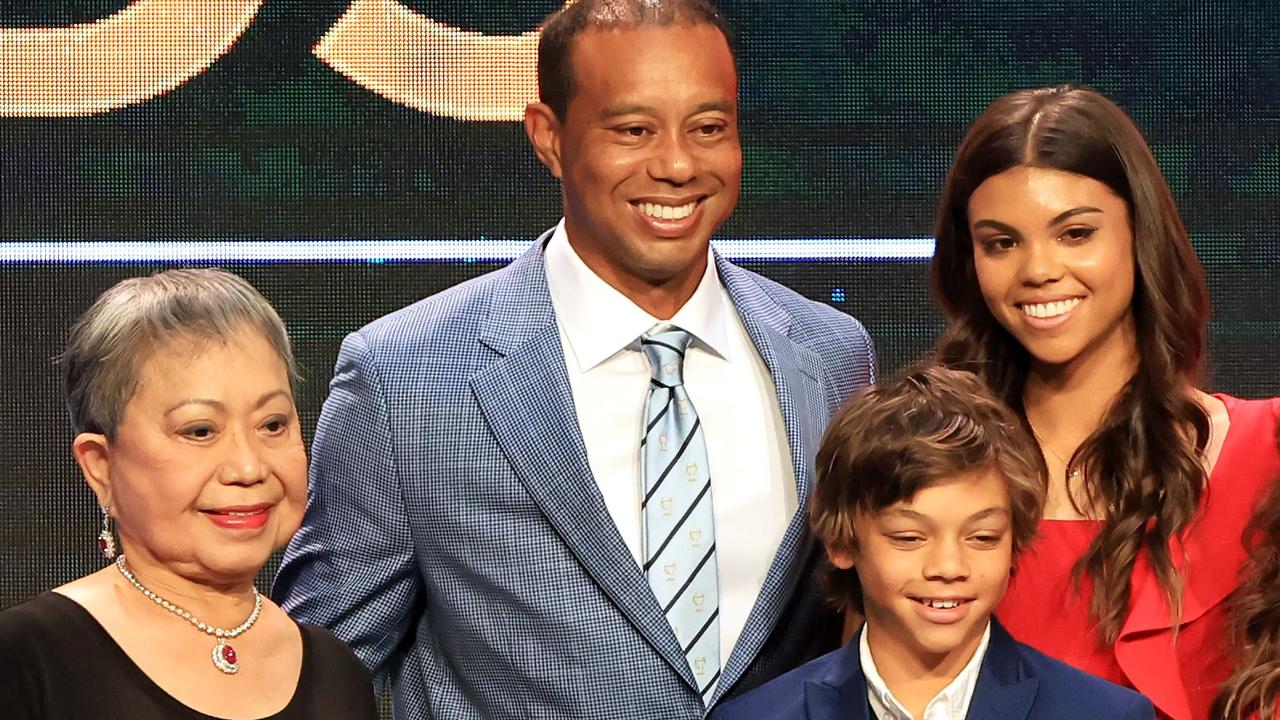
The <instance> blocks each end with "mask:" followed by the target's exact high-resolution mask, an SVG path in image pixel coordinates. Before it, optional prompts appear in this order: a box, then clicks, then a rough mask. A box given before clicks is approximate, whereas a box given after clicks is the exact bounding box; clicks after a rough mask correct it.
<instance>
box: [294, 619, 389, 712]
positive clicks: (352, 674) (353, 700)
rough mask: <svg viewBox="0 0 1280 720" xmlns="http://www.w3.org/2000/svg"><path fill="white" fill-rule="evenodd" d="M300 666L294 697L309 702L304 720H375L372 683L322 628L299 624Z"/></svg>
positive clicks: (350, 654) (343, 646)
mask: <svg viewBox="0 0 1280 720" xmlns="http://www.w3.org/2000/svg"><path fill="white" fill-rule="evenodd" d="M298 627H299V629H300V630H301V631H302V653H303V665H304V667H305V668H306V669H305V671H304V673H303V677H302V678H301V679H300V680H299V687H298V695H299V696H300V697H306V698H309V699H310V700H311V705H312V709H311V710H310V711H308V713H307V715H306V717H308V718H329V717H332V718H344V719H346V718H350V719H351V720H365V719H366V718H367V719H368V720H376V718H377V717H378V714H377V705H376V703H375V701H374V695H373V682H372V681H371V680H370V678H369V671H368V670H366V669H365V666H364V664H363V663H361V662H360V660H359V658H357V657H356V654H355V653H354V652H352V650H351V648H349V647H347V645H346V644H345V643H343V642H342V641H341V640H339V639H337V638H336V637H334V636H333V633H331V632H329V631H328V630H326V629H325V628H322V627H319V626H317V625H304V624H301V623H299V625H298Z"/></svg>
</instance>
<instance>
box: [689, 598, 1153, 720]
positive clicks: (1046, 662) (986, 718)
mask: <svg viewBox="0 0 1280 720" xmlns="http://www.w3.org/2000/svg"><path fill="white" fill-rule="evenodd" d="M711 717H712V720H801V718H803V719H804V720H837V719H838V720H875V716H874V714H873V713H872V712H871V705H870V703H869V702H868V700H867V680H866V677H865V676H864V675H863V674H862V663H861V659H860V656H859V653H858V636H856V635H855V636H854V638H853V639H852V640H850V641H849V642H848V643H847V644H846V645H845V646H844V647H842V648H840V649H839V650H836V651H835V652H832V653H828V654H827V655H823V656H822V657H820V658H818V659H817V660H813V661H812V662H809V663H807V664H805V665H801V666H800V667H798V668H796V669H795V670H792V671H791V672H789V673H787V674H785V675H782V676H781V677H778V678H776V679H775V680H773V681H771V682H768V683H765V684H764V685H762V686H760V687H758V688H756V689H755V690H752V691H751V692H748V693H746V694H744V695H741V696H739V697H737V698H735V699H733V700H731V701H729V702H727V703H725V704H724V705H722V706H720V708H719V709H718V710H717V711H716V712H714V713H713V714H712V716H711ZM1078 718H1107V719H1108V720H1154V718H1155V710H1154V708H1152V706H1151V702H1150V701H1149V700H1147V699H1146V698H1145V697H1143V696H1141V695H1139V694H1138V693H1136V692H1134V691H1132V690H1128V689H1126V688H1122V687H1120V686H1119V685H1113V684H1111V683H1109V682H1107V681H1105V680H1102V679H1100V678H1096V677H1094V676H1092V675H1089V674H1088V673H1085V672H1083V671H1081V670H1077V669H1075V668H1073V667H1071V666H1069V665H1067V664H1066V663H1063V662H1060V661H1058V660H1054V659H1053V658H1051V657H1048V656H1047V655H1045V654H1044V653H1041V652H1039V651H1037V650H1034V649H1032V648H1030V647H1027V646H1026V645H1023V644H1022V643H1019V642H1016V641H1014V639H1013V638H1012V637H1011V636H1010V635H1009V633H1008V632H1007V631H1006V630H1005V629H1004V628H1002V627H1000V623H998V622H996V621H995V619H994V618H993V619H992V621H991V640H990V642H989V643H988V645H987V655H986V657H985V658H983V660H982V669H981V670H980V671H979V673H978V684H977V686H975V687H974V691H973V700H972V701H971V702H970V703H969V713H968V715H966V720H1078Z"/></svg>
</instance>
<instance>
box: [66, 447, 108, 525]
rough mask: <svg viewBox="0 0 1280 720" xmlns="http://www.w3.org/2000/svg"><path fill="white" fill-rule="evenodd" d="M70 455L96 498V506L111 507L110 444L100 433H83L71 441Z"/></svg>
mask: <svg viewBox="0 0 1280 720" xmlns="http://www.w3.org/2000/svg"><path fill="white" fill-rule="evenodd" d="M71 454H72V455H74V456H75V458H76V464H78V465H79V466H80V472H81V474H83V475H84V481H85V483H86V484H88V486H89V489H90V490H93V494H94V495H97V496H98V505H100V506H102V507H111V505H112V501H111V469H110V467H111V464H110V462H108V461H109V459H110V457H111V443H110V441H108V440H107V436H106V435H103V434H101V433H89V432H83V433H80V434H79V435H77V436H76V439H75V440H72V441H71Z"/></svg>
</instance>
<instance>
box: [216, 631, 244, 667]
mask: <svg viewBox="0 0 1280 720" xmlns="http://www.w3.org/2000/svg"><path fill="white" fill-rule="evenodd" d="M236 660H237V657H236V649H235V648H233V647H231V646H230V645H228V644H227V641H226V640H225V639H223V638H219V639H218V644H217V645H214V646H213V666H214V667H216V668H218V669H219V670H221V671H222V672H224V673H226V674H228V675H235V674H236V672H238V671H239V670H240V665H239V663H238V662H236Z"/></svg>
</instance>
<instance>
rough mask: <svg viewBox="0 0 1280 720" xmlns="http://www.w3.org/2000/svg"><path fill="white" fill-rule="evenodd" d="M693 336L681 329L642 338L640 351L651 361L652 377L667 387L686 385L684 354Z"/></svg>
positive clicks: (646, 335) (646, 334) (650, 334)
mask: <svg viewBox="0 0 1280 720" xmlns="http://www.w3.org/2000/svg"><path fill="white" fill-rule="evenodd" d="M692 341H693V336H692V335H690V334H689V333H688V332H685V331H684V330H681V329H679V328H671V329H668V330H664V331H662V332H656V333H645V334H644V335H641V336H640V349H641V350H642V351H644V356H645V357H646V358H648V360H649V372H650V377H652V378H653V380H654V382H657V383H660V384H662V385H665V386H667V387H674V386H676V385H683V384H684V353H685V350H687V349H688V348H689V343H691V342H692Z"/></svg>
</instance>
